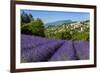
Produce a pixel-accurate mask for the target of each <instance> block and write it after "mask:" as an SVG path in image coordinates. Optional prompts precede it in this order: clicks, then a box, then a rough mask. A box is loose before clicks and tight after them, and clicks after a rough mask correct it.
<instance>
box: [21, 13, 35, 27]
mask: <svg viewBox="0 0 100 73" xmlns="http://www.w3.org/2000/svg"><path fill="white" fill-rule="evenodd" d="M31 20H34V19H33V16H32V14H27V13H25V12H24V11H23V12H22V13H21V25H23V24H26V23H30V22H31Z"/></svg>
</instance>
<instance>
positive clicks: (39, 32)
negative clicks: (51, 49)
mask: <svg viewBox="0 0 100 73" xmlns="http://www.w3.org/2000/svg"><path fill="white" fill-rule="evenodd" d="M21 33H24V34H30V35H36V36H42V37H44V36H45V34H44V24H43V22H42V20H41V19H39V18H38V19H36V20H33V21H31V22H30V23H27V24H25V25H23V26H22V27H21Z"/></svg>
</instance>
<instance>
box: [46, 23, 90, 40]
mask: <svg viewBox="0 0 100 73" xmlns="http://www.w3.org/2000/svg"><path fill="white" fill-rule="evenodd" d="M82 29H83V30H81V27H80V28H73V27H72V26H70V25H68V24H67V25H66V24H64V25H62V26H59V27H58V26H52V27H47V28H46V30H45V35H46V37H48V38H57V39H64V40H66V39H67V40H87V41H89V29H90V28H89V22H88V21H86V22H84V24H83V26H82Z"/></svg>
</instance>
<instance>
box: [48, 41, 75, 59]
mask: <svg viewBox="0 0 100 73" xmlns="http://www.w3.org/2000/svg"><path fill="white" fill-rule="evenodd" d="M75 59H76V53H75V51H74V48H73V43H72V41H66V42H65V43H64V44H63V45H62V46H61V47H60V48H59V49H58V50H57V51H56V52H55V54H54V55H53V56H52V57H51V58H50V59H49V61H64V60H75Z"/></svg>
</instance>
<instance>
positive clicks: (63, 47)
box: [21, 34, 89, 63]
mask: <svg viewBox="0 0 100 73" xmlns="http://www.w3.org/2000/svg"><path fill="white" fill-rule="evenodd" d="M84 59H89V42H87V41H70V40H60V39H53V38H50V39H48V38H42V37H37V36H31V35H24V34H22V35H21V62H24V63H25V62H44V61H66V60H84Z"/></svg>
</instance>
